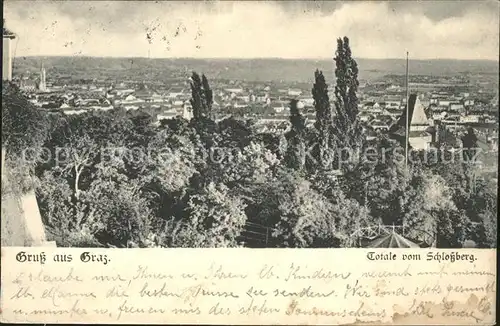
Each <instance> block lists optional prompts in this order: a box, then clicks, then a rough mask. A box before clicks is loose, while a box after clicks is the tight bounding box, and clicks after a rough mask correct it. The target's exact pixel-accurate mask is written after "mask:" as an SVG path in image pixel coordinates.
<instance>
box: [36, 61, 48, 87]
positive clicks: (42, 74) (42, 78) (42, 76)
mask: <svg viewBox="0 0 500 326" xmlns="http://www.w3.org/2000/svg"><path fill="white" fill-rule="evenodd" d="M38 89H39V90H40V91H41V92H45V91H47V81H46V76H45V67H44V66H43V62H42V67H41V68H40V83H39V84H38Z"/></svg>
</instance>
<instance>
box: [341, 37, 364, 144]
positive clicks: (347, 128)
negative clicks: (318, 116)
mask: <svg viewBox="0 0 500 326" xmlns="http://www.w3.org/2000/svg"><path fill="white" fill-rule="evenodd" d="M334 60H335V64H336V69H335V77H336V85H335V98H336V102H335V111H336V115H335V119H334V133H335V136H336V139H337V145H338V147H339V148H344V149H350V150H356V149H357V148H360V147H361V146H362V128H361V125H360V123H359V121H358V119H357V117H358V97H357V95H356V93H357V91H358V86H359V82H358V65H357V63H356V60H354V59H353V58H352V53H351V48H350V46H349V39H348V38H347V37H344V38H343V39H340V38H339V39H338V40H337V51H336V56H335V59H334Z"/></svg>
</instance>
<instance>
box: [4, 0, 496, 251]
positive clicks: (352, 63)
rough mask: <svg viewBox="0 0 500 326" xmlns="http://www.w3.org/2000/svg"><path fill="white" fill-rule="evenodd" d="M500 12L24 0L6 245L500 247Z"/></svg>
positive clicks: (7, 30) (7, 13)
mask: <svg viewBox="0 0 500 326" xmlns="http://www.w3.org/2000/svg"><path fill="white" fill-rule="evenodd" d="M498 12H499V3H498V2H497V1H488V0H485V1H385V2H384V1H344V2H342V1H185V2H177V1H35V0H30V1H14V0H7V1H4V2H3V17H4V18H3V43H2V44H3V50H2V54H3V57H2V208H1V210H2V211H1V245H2V247H12V246H14V247H61V248H67V247H76V248H413V249H415V248H417V249H418V248H456V249H459V248H496V247H497V222H498V220H497V209H498V207H497V205H498V194H497V189H498V128H499V126H498V123H499V14H498Z"/></svg>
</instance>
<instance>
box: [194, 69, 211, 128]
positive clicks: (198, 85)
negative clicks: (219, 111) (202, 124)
mask: <svg viewBox="0 0 500 326" xmlns="http://www.w3.org/2000/svg"><path fill="white" fill-rule="evenodd" d="M212 104H213V93H212V90H211V89H210V85H209V84H208V79H207V77H205V75H202V77H201V79H200V75H198V74H197V73H196V72H194V71H193V74H192V76H191V106H192V108H193V116H194V118H195V119H201V118H210V117H211V113H212Z"/></svg>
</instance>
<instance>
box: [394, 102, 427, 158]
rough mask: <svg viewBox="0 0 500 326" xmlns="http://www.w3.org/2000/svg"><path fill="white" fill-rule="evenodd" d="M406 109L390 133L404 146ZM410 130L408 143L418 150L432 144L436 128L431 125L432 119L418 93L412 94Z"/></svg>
mask: <svg viewBox="0 0 500 326" xmlns="http://www.w3.org/2000/svg"><path fill="white" fill-rule="evenodd" d="M406 114H407V112H406V110H404V111H403V114H402V115H401V117H400V118H399V120H398V121H397V122H396V123H395V124H393V125H392V126H391V128H390V129H389V133H390V134H391V137H392V138H394V139H396V140H398V141H400V143H401V144H402V146H404V144H405V142H406V141H405V139H406ZM408 116H409V119H408V120H409V121H408V123H409V131H408V143H409V145H410V146H411V147H412V148H414V149H416V150H424V149H427V148H429V147H430V146H431V144H432V143H433V140H434V137H435V130H434V128H433V127H432V126H431V121H430V120H429V119H428V118H427V115H426V113H425V110H424V106H423V105H422V104H421V103H420V100H419V99H418V97H417V95H416V94H412V95H410V99H409V107H408Z"/></svg>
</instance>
